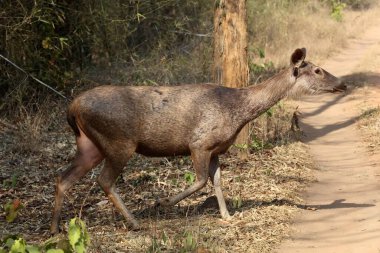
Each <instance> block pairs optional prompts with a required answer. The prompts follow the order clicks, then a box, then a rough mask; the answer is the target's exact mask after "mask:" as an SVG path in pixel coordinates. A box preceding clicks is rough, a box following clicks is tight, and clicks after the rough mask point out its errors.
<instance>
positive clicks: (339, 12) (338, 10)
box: [330, 0, 346, 22]
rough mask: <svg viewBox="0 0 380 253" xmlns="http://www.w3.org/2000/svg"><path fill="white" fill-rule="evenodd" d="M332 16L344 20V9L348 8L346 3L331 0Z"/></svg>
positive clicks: (339, 20)
mask: <svg viewBox="0 0 380 253" xmlns="http://www.w3.org/2000/svg"><path fill="white" fill-rule="evenodd" d="M331 5H332V6H331V8H332V9H331V14H330V15H331V17H332V18H333V19H335V20H336V21H338V22H341V21H342V20H343V10H344V8H346V4H345V3H342V2H341V1H340V0H332V1H331Z"/></svg>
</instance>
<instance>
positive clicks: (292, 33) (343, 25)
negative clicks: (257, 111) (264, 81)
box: [250, 1, 380, 67]
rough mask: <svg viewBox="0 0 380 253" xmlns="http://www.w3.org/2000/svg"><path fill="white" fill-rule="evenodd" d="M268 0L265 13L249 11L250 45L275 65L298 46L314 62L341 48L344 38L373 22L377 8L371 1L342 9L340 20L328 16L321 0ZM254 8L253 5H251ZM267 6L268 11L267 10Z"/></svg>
mask: <svg viewBox="0 0 380 253" xmlns="http://www.w3.org/2000/svg"><path fill="white" fill-rule="evenodd" d="M278 2H282V1H271V2H268V3H267V5H269V7H268V8H267V9H268V12H267V13H265V12H264V13H255V12H253V13H251V15H250V16H251V23H252V24H251V27H252V30H253V33H252V39H251V41H252V43H253V47H259V48H260V47H261V48H264V49H265V51H266V52H267V57H266V58H265V59H263V61H272V62H273V63H274V65H275V66H277V67H278V66H285V65H287V64H288V63H289V55H290V54H291V53H292V52H293V51H294V49H295V48H297V47H306V48H307V49H308V58H309V59H313V61H314V62H315V63H318V62H320V61H323V60H324V59H326V58H328V57H329V56H331V55H332V54H333V53H336V52H338V51H340V50H342V49H344V47H345V45H346V42H347V39H348V38H354V37H360V35H361V34H362V33H363V32H365V29H363V27H367V26H371V25H375V23H374V22H375V20H377V19H376V17H378V16H379V13H380V9H379V6H378V3H377V1H372V4H371V8H370V9H368V10H366V11H358V10H350V9H344V11H343V22H338V21H336V20H334V19H333V18H331V17H330V9H329V8H328V7H327V6H326V5H324V4H323V3H322V2H321V1H305V2H299V1H296V2H294V4H291V2H290V4H289V6H288V7H286V8H284V6H282V5H279V3H278ZM250 9H251V10H254V6H253V7H252V8H250ZM269 10H270V11H269Z"/></svg>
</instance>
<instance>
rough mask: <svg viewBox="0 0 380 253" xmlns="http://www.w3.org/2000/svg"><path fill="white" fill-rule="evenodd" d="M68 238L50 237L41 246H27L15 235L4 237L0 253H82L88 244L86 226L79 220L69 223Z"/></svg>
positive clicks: (72, 220) (74, 219)
mask: <svg viewBox="0 0 380 253" xmlns="http://www.w3.org/2000/svg"><path fill="white" fill-rule="evenodd" d="M67 236H68V238H63V239H62V238H59V237H52V238H50V239H49V240H47V241H46V242H45V243H43V244H42V245H29V244H27V243H26V242H25V240H24V239H23V238H21V237H19V236H17V235H10V236H6V237H5V238H4V239H3V240H2V241H1V242H0V253H43V252H46V253H84V252H86V249H87V247H88V245H89V244H90V237H89V235H88V232H87V229H86V225H85V224H84V222H83V221H82V220H81V219H79V218H73V219H71V220H70V223H69V231H68V235H67Z"/></svg>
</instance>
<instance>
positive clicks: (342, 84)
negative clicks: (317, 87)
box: [333, 80, 347, 92]
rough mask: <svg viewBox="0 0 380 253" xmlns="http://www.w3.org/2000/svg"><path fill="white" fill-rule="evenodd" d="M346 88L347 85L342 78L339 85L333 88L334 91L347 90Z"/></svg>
mask: <svg viewBox="0 0 380 253" xmlns="http://www.w3.org/2000/svg"><path fill="white" fill-rule="evenodd" d="M345 90H347V86H346V84H345V83H344V82H343V81H342V80H340V81H339V84H338V85H337V86H335V87H334V89H333V91H334V92H335V91H345Z"/></svg>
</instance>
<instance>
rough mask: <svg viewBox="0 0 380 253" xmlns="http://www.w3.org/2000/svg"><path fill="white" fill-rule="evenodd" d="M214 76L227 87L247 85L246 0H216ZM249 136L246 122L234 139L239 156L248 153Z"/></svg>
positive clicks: (215, 80) (244, 156)
mask: <svg viewBox="0 0 380 253" xmlns="http://www.w3.org/2000/svg"><path fill="white" fill-rule="evenodd" d="M213 79H214V82H216V83H217V84H220V85H224V86H227V87H234V88H240V87H245V86H247V85H248V82H249V69H248V58H247V11H246V0H216V1H215V13H214V66H213ZM242 106H244V105H242ZM248 140H249V127H248V125H247V126H245V127H244V128H243V129H242V130H241V132H240V134H239V135H238V137H237V139H236V141H235V144H236V146H237V147H238V148H237V150H238V155H239V157H240V158H243V159H245V158H247V157H248Z"/></svg>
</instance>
